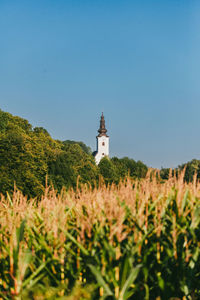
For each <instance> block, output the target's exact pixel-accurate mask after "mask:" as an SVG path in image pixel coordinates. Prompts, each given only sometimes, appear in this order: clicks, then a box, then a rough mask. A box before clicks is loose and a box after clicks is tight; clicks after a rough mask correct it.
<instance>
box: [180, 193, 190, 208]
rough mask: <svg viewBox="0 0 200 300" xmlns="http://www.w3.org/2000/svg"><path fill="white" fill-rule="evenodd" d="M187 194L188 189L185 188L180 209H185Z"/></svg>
mask: <svg viewBox="0 0 200 300" xmlns="http://www.w3.org/2000/svg"><path fill="white" fill-rule="evenodd" d="M188 195H189V190H187V191H186V192H185V195H184V197H183V201H182V205H181V209H182V211H184V210H185V207H186V204H187V200H188Z"/></svg>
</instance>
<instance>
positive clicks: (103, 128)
mask: <svg viewBox="0 0 200 300" xmlns="http://www.w3.org/2000/svg"><path fill="white" fill-rule="evenodd" d="M98 132H99V135H98V136H103V135H104V136H107V134H106V132H107V129H106V126H105V119H104V115H103V113H102V115H101V120H100V128H99V130H98Z"/></svg>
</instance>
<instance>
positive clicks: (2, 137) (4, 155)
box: [0, 110, 148, 197]
mask: <svg viewBox="0 0 200 300" xmlns="http://www.w3.org/2000/svg"><path fill="white" fill-rule="evenodd" d="M147 170H148V168H147V166H146V165H145V164H144V163H142V162H141V161H138V162H136V161H134V160H133V159H129V158H128V157H125V158H121V159H119V158H117V157H114V158H111V159H107V158H104V159H102V160H101V162H100V164H99V166H96V164H95V160H94V157H93V156H92V152H91V149H90V148H89V147H87V146H86V145H85V144H84V143H83V142H75V141H69V140H67V141H64V142H63V141H59V140H54V139H53V138H52V137H51V136H50V134H49V133H48V132H47V130H46V129H44V128H42V127H35V128H33V126H32V125H31V124H30V123H29V122H28V121H27V120H25V119H22V118H20V117H16V116H12V115H11V114H9V113H7V112H3V111H1V110H0V192H1V193H4V194H5V193H6V192H9V193H10V192H12V191H13V189H14V186H16V187H17V188H18V189H20V190H21V191H22V192H23V193H24V194H25V195H28V196H29V197H36V196H39V195H41V194H42V193H43V191H44V187H45V184H46V178H47V180H48V184H52V185H54V187H55V188H56V189H57V190H58V191H60V190H61V188H62V187H63V186H64V187H66V188H67V189H68V188H70V187H73V188H75V187H76V185H77V182H79V183H88V184H90V185H91V186H94V185H98V183H99V178H100V176H102V177H103V179H104V181H105V182H106V183H112V182H114V183H116V184H117V183H118V182H119V181H120V179H121V178H124V177H125V176H127V175H128V174H129V175H130V176H131V177H133V178H141V177H145V176H146V173H147Z"/></svg>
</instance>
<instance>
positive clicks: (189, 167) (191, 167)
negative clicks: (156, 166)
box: [160, 159, 200, 182]
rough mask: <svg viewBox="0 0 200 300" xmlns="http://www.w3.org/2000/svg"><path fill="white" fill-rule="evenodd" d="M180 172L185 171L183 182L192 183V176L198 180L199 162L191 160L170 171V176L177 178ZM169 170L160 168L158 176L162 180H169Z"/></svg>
mask: <svg viewBox="0 0 200 300" xmlns="http://www.w3.org/2000/svg"><path fill="white" fill-rule="evenodd" d="M182 170H185V176H184V180H185V181H186V182H192V181H193V178H194V175H195V176H197V179H200V160H197V159H193V160H191V161H189V162H187V163H184V164H182V165H179V166H178V167H177V168H175V169H174V170H171V173H172V175H173V176H174V175H175V174H176V176H177V177H178V173H179V172H180V171H182ZM169 173H170V169H169V168H162V169H161V170H160V176H161V178H162V179H164V180H167V179H168V178H169Z"/></svg>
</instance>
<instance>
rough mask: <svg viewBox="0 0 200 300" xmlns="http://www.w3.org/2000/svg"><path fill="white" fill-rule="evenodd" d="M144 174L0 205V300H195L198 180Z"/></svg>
mask: <svg viewBox="0 0 200 300" xmlns="http://www.w3.org/2000/svg"><path fill="white" fill-rule="evenodd" d="M183 176H184V174H183V173H182V174H180V176H179V178H178V179H177V178H174V177H170V178H169V180H168V181H165V182H161V181H160V180H159V178H158V177H156V176H147V178H146V179H144V180H141V181H140V182H137V181H135V182H133V181H131V180H130V179H127V180H126V181H125V182H123V183H121V184H119V185H118V186H110V187H105V186H104V185H103V184H101V185H100V187H98V188H96V189H90V188H88V187H86V186H82V187H81V188H79V189H77V190H76V191H68V192H66V191H62V192H61V194H57V193H56V192H55V191H54V190H53V189H52V188H47V189H46V192H45V195H44V196H43V197H42V199H41V201H38V202H37V201H36V200H29V201H27V199H26V198H25V197H23V195H22V194H21V193H20V192H18V191H15V192H14V194H13V195H12V196H9V195H8V196H7V197H3V196H2V198H1V202H0V299H17V300H19V299H63V300H64V299H66V300H67V299H68V300H69V299H70V300H78V299H120V300H126V299H137V300H140V299H141V300H143V299H200V183H199V182H197V181H196V179H195V178H194V181H193V183H190V184H186V183H184V182H183Z"/></svg>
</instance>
